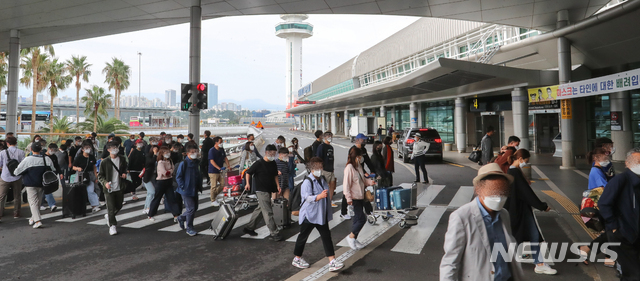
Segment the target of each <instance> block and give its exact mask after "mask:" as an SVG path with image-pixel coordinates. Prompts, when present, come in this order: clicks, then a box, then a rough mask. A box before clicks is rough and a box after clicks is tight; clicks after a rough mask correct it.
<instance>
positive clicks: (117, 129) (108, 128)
mask: <svg viewBox="0 0 640 281" xmlns="http://www.w3.org/2000/svg"><path fill="white" fill-rule="evenodd" d="M78 128H79V129H80V130H81V131H83V132H89V131H91V130H92V129H93V131H94V132H96V133H98V134H109V133H115V134H127V133H128V131H129V126H127V125H126V124H125V123H124V122H122V120H120V119H117V118H111V119H109V120H107V121H104V119H102V117H100V116H97V117H96V118H95V119H94V120H89V119H87V120H86V121H84V122H80V124H78Z"/></svg>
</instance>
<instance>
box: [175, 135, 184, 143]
mask: <svg viewBox="0 0 640 281" xmlns="http://www.w3.org/2000/svg"><path fill="white" fill-rule="evenodd" d="M176 142H177V143H179V144H183V142H184V135H182V134H179V135H178V136H177V137H176Z"/></svg>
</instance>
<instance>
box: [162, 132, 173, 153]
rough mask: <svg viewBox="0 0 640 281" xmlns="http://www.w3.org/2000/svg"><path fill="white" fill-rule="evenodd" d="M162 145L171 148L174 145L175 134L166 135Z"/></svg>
mask: <svg viewBox="0 0 640 281" xmlns="http://www.w3.org/2000/svg"><path fill="white" fill-rule="evenodd" d="M162 146H164V147H166V148H169V149H171V147H173V136H172V135H171V134H166V135H164V142H163V143H162Z"/></svg>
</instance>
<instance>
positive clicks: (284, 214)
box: [273, 198, 291, 228]
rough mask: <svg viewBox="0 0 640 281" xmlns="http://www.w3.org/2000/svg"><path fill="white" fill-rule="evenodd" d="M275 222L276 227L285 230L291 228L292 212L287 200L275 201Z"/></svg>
mask: <svg viewBox="0 0 640 281" xmlns="http://www.w3.org/2000/svg"><path fill="white" fill-rule="evenodd" d="M273 220H274V221H275V222H276V226H282V227H283V228H286V227H289V226H291V212H290V211H289V207H288V201H287V199H285V198H278V199H276V200H273Z"/></svg>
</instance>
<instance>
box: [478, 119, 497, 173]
mask: <svg viewBox="0 0 640 281" xmlns="http://www.w3.org/2000/svg"><path fill="white" fill-rule="evenodd" d="M495 132H496V130H495V129H493V126H489V127H488V128H487V134H486V135H484V137H483V138H482V141H480V149H481V150H482V163H481V165H486V164H489V162H491V158H493V140H492V139H491V137H492V136H493V134H495Z"/></svg>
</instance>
